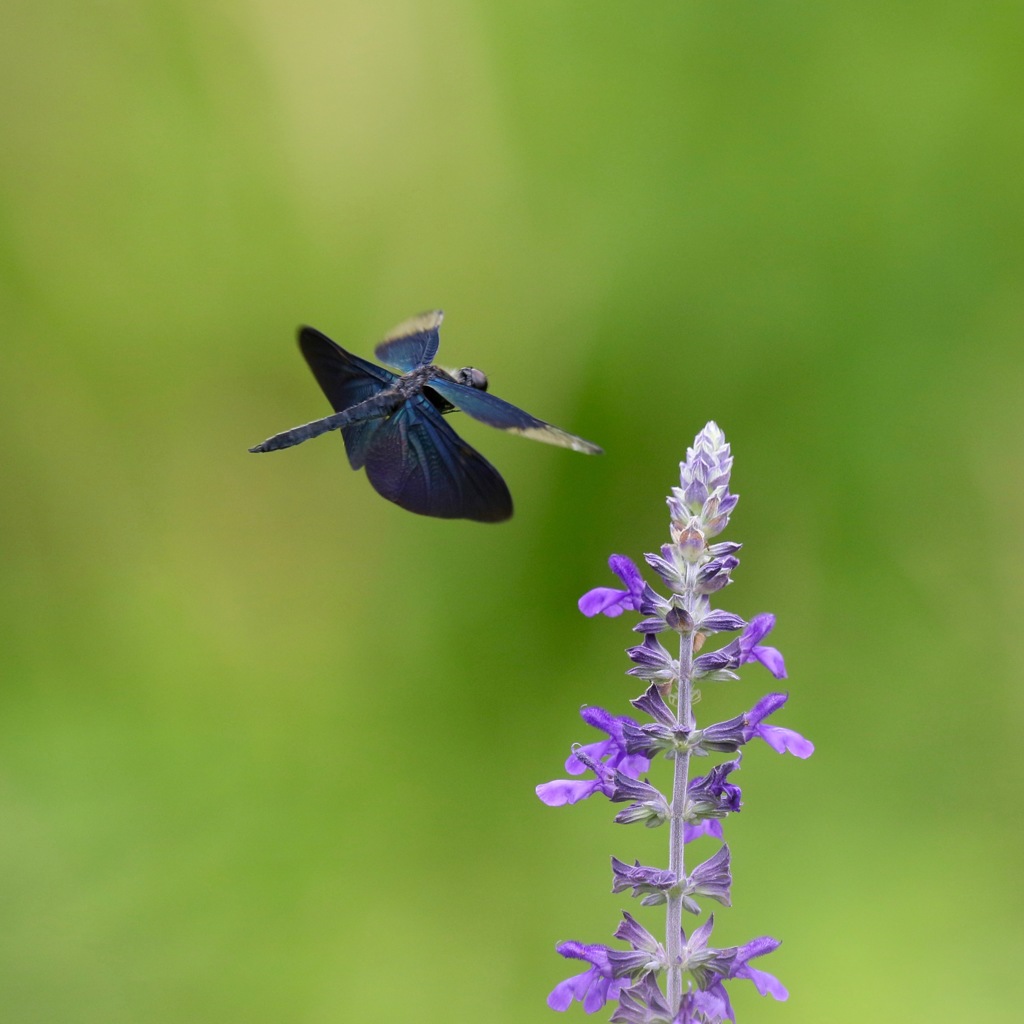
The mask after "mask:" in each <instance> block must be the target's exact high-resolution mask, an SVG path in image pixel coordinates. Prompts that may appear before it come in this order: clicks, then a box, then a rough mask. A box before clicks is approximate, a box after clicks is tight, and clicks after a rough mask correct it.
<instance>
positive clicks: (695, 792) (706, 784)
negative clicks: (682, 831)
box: [686, 758, 740, 822]
mask: <svg viewBox="0 0 1024 1024" xmlns="http://www.w3.org/2000/svg"><path fill="white" fill-rule="evenodd" d="M739 766H740V762H739V758H737V759H736V760H735V761H726V762H724V763H723V764H716V765H715V767H714V768H712V769H711V771H709V772H708V773H707V775H702V776H699V777H698V778H695V779H691V780H690V782H689V783H688V784H687V786H686V820H687V821H691V822H692V821H696V820H698V819H700V818H724V817H725V816H726V815H727V814H732V813H734V812H736V811H738V810H739V809H740V787H739V786H736V785H733V784H732V783H731V782H726V781H725V780H726V779H727V778H728V777H729V775H730V774H731V773H732V772H734V771H736V769H737V768H739Z"/></svg>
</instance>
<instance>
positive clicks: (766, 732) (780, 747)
mask: <svg viewBox="0 0 1024 1024" xmlns="http://www.w3.org/2000/svg"><path fill="white" fill-rule="evenodd" d="M788 699H789V695H788V694H785V693H769V694H768V695H767V696H764V697H762V698H761V699H760V700H759V701H758V702H757V703H756V704H755V705H754V706H753V707H752V708H751V709H750V710H749V711H747V712H744V713H743V714H742V715H737V716H736V717H735V718H730V719H729V720H728V721H727V722H717V723H716V724H715V725H709V726H708V727H707V728H706V729H699V730H697V731H696V732H694V733H693V737H692V742H693V745H694V750H695V751H696V752H697V753H701V754H703V753H707V752H708V751H709V750H717V751H723V752H731V751H733V750H738V749H739V748H740V747H741V746H742V745H743V744H744V743H748V742H750V740H752V739H753V738H754V737H755V736H757V737H759V738H760V739H763V740H764V741H765V743H767V744H768V746H770V747H771V748H772V750H775V751H777V752H778V753H780V754H785V753H787V752H788V753H790V754H794V755H795V756H797V757H801V758H805V757H810V756H811V754H813V753H814V744H813V743H812V742H811V741H810V740H808V739H804V737H803V736H801V735H800V733H798V732H794V731H793V730H792V729H784V728H782V726H778V725H765V724H763V719H765V718H767V717H768V716H769V715H771V714H774V713H775V712H776V711H778V710H779V708H781V707H782V706H783V705H784V704H785V703H786V701H787V700H788ZM649 728H650V726H631V727H630V728H629V730H628V731H627V732H625V733H624V737H625V741H626V744H627V746H628V747H629V749H630V750H634V751H637V752H639V751H641V750H643V749H644V746H643V744H642V743H641V742H640V741H639V740H638V739H637V737H636V735H635V733H636V732H637V731H639V730H646V729H649ZM652 742H653V741H652Z"/></svg>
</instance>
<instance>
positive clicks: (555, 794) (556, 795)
mask: <svg viewBox="0 0 1024 1024" xmlns="http://www.w3.org/2000/svg"><path fill="white" fill-rule="evenodd" d="M600 788H601V783H600V781H599V780H598V779H587V780H586V781H578V780H575V779H555V780H554V781H553V782H542V783H541V784H540V785H539V786H538V787H537V789H536V793H537V796H539V797H540V799H541V800H542V801H543V802H544V803H546V804H547V805H548V807H565V806H566V805H567V804H577V803H579V802H580V801H581V800H586V799H587V797H588V796H593V795H594V793H596V792H597V791H598V790H599V789H600Z"/></svg>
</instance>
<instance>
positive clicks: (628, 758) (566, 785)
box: [536, 707, 651, 807]
mask: <svg viewBox="0 0 1024 1024" xmlns="http://www.w3.org/2000/svg"><path fill="white" fill-rule="evenodd" d="M580 716H581V717H582V718H583V721H584V722H586V723H587V725H592V726H593V727H594V728H595V729H601V730H602V731H604V732H606V733H607V734H608V738H607V739H606V740H597V741H596V742H594V743H588V744H586V745H584V746H581V747H576V748H575V749H574V750H573V752H572V753H571V754H570V755H569V757H568V758H567V759H566V762H565V770H566V771H567V772H568V773H569V774H570V775H582V774H583V773H584V772H585V771H587V769H588V768H589V767H590V765H589V764H588V763H587V762H590V763H598V764H601V765H603V766H604V767H605V768H607V769H609V771H610V770H613V769H618V770H619V771H621V772H622V773H623V774H624V775H630V776H637V775H640V774H642V773H643V772H645V771H647V769H648V768H649V767H650V763H651V762H650V760H649V759H648V758H646V757H644V756H643V755H642V754H639V753H636V752H635V751H633V752H631V751H629V750H627V749H626V742H625V740H624V738H623V733H622V730H623V728H624V727H625V726H632V727H636V726H637V723H636V722H635V721H634V720H633V719H632V718H630V717H629V716H628V715H612V714H609V713H608V712H607V711H605V709H604V708H598V707H583V708H581V709H580ZM612 783H613V779H612V778H611V777H610V775H609V774H608V773H606V772H602V771H597V772H595V777H594V778H593V779H578V780H574V779H555V780H554V781H553V782H542V783H541V784H540V785H539V786H537V788H536V793H537V796H539V797H540V799H541V800H542V801H543V802H544V803H546V804H547V805H548V806H549V807H564V806H565V805H566V804H576V803H579V802H580V801H581V800H586V799H587V797H591V796H593V795H594V794H595V793H599V792H604V793H605V795H606V796H610V795H611V792H612Z"/></svg>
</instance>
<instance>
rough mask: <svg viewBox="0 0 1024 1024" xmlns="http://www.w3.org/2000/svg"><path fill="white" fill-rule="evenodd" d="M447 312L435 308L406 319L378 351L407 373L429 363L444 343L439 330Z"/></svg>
mask: <svg viewBox="0 0 1024 1024" xmlns="http://www.w3.org/2000/svg"><path fill="white" fill-rule="evenodd" d="M443 319H444V313H442V312H441V310H439V309H432V310H431V311H430V312H429V313H420V314H419V316H414V317H410V318H409V319H408V320H403V321H402V322H401V323H400V324H399V325H398V326H397V327H396V328H395V329H394V330H393V331H391V332H390V333H389V334H388V335H387V337H386V338H384V339H383V340H382V341H381V342H380V343H379V344H378V345H377V347H376V348H375V349H374V350H373V352H374V355H376V357H377V358H378V359H379V360H380V361H381V362H382V363H387V364H388V366H397V367H398V369H400V370H402V371H403V372H405V373H408V372H409V371H410V370H415V369H416V367H417V366H427V365H428V364H429V363H430V362H431V360H433V358H434V356H435V355H437V346H438V345H440V344H441V337H440V335H439V334H438V330H439V328H440V327H441V321H442V320H443Z"/></svg>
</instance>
